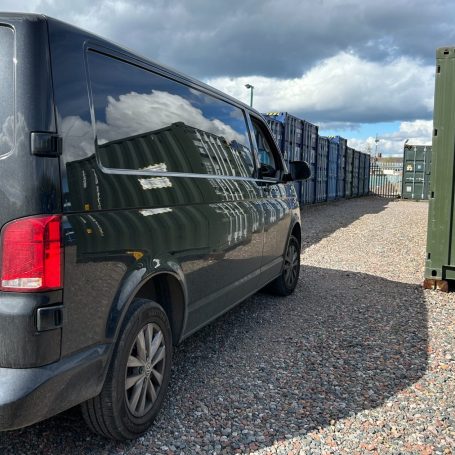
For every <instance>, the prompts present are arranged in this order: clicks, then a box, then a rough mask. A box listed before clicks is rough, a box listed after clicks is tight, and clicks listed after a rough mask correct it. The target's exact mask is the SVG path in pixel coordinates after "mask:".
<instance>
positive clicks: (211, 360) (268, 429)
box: [0, 197, 455, 455]
mask: <svg viewBox="0 0 455 455" xmlns="http://www.w3.org/2000/svg"><path fill="white" fill-rule="evenodd" d="M427 211H428V204H427V203H426V202H418V203H417V202H409V201H391V200H387V199H381V198H376V197H366V198H360V199H352V200H347V201H338V202H334V203H330V204H322V205H316V206H309V207H305V208H304V209H303V210H302V217H303V218H302V219H303V232H302V242H303V252H302V257H301V260H302V272H301V277H300V280H299V284H298V287H297V289H296V292H295V293H294V294H293V295H292V296H290V297H287V298H276V297H272V296H269V295H267V294H262V293H259V294H256V295H254V296H253V297H251V298H249V299H247V300H246V301H245V302H244V303H242V304H241V305H239V306H238V307H236V308H235V309H233V310H232V311H230V312H229V313H227V314H226V315H224V316H223V317H221V318H220V319H218V320H217V321H215V322H214V323H212V324H210V325H209V326H208V327H206V328H204V329H202V330H201V331H199V332H198V333H197V334H195V335H193V336H192V337H190V338H189V339H188V340H186V341H185V342H184V343H183V344H182V345H181V346H179V347H178V348H176V350H175V355H174V366H173V370H172V380H171V386H170V390H169V393H168V397H167V399H166V401H165V404H164V407H163V410H162V412H161V413H160V415H159V416H158V418H157V420H156V422H155V424H154V426H153V427H152V429H151V430H150V432H148V433H147V434H146V435H144V436H143V437H141V438H139V439H138V440H136V441H131V442H128V443H119V442H112V441H108V440H105V439H102V438H100V437H97V436H95V435H93V434H91V433H90V432H89V431H88V430H87V428H86V427H85V425H84V423H83V422H82V420H81V418H80V415H79V412H78V410H77V409H72V410H69V411H67V412H65V413H63V414H61V415H59V416H56V417H54V418H52V419H49V420H47V421H45V422H41V423H39V424H36V425H33V426H31V427H29V428H25V429H22V430H17V431H11V432H5V433H0V453H1V454H2V455H3V454H5V455H9V454H33V453H40V454H54V453H58V454H59V455H65V454H106V455H111V454H118V455H120V454H128V455H133V454H134V455H139V454H141V455H142V454H144V453H148V454H154V455H155V454H184V455H188V454H240V453H242V454H243V453H254V454H256V455H266V454H286V455H288V454H308V453H310V454H313V453H314V454H349V455H350V454H364V453H365V454H398V453H400V454H420V455H429V454H450V453H453V451H454V447H455V380H454V379H455V378H454V376H455V354H454V345H455V341H454V340H455V312H454V304H455V294H443V293H439V292H436V291H424V290H423V289H422V287H421V283H422V281H423V268H424V261H425V241H426V223H427Z"/></svg>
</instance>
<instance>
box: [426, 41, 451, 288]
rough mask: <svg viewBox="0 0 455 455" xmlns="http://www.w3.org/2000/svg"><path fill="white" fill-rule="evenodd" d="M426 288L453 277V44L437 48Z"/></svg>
mask: <svg viewBox="0 0 455 455" xmlns="http://www.w3.org/2000/svg"><path fill="white" fill-rule="evenodd" d="M435 83H436V87H435V97H434V114H433V145H432V162H431V181H430V204H429V211H428V230H427V256H426V264H425V287H436V288H439V289H444V290H448V284H449V282H453V281H454V280H455V248H453V245H454V241H455V222H454V221H455V216H454V215H455V212H454V205H455V194H454V191H455V185H454V182H455V173H454V171H455V154H454V150H455V116H454V106H455V47H444V48H439V49H438V50H437V51H436V78H435Z"/></svg>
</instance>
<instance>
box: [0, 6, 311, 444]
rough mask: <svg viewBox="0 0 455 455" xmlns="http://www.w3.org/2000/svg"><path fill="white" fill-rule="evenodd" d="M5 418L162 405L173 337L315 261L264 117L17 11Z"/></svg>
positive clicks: (1, 368) (1, 402) (8, 27)
mask: <svg viewBox="0 0 455 455" xmlns="http://www.w3.org/2000/svg"><path fill="white" fill-rule="evenodd" d="M0 67H1V72H0V226H1V232H0V236H1V238H0V243H1V244H0V429H1V430H7V429H14V428H19V427H23V426H26V425H30V424H32V423H34V422H37V421H39V420H42V419H45V418H47V417H49V416H52V415H54V414H56V413H58V412H60V411H63V410H65V409H67V408H70V407H72V406H74V405H77V404H80V403H82V411H83V415H84V417H85V419H86V421H87V423H88V424H89V426H90V427H91V428H92V429H93V430H94V431H95V432H97V433H99V434H101V435H104V436H106V437H110V438H116V439H128V438H135V437H137V436H138V435H139V434H141V433H142V432H144V431H146V430H147V428H148V427H149V426H150V424H151V423H152V421H153V419H154V417H155V415H156V414H157V412H158V410H159V408H160V406H161V404H162V402H163V398H164V395H165V391H166V388H167V384H168V381H169V375H170V367H171V358H172V346H173V345H175V344H177V343H180V342H181V341H182V340H183V339H185V338H186V337H188V336H189V335H191V334H192V333H193V332H195V331H196V330H198V329H199V328H200V327H202V326H203V325H205V324H207V323H209V322H210V321H212V320H213V319H215V318H216V317H217V316H219V315H220V314H222V313H224V312H226V311H227V310H229V309H230V308H232V307H233V306H234V305H236V304H237V303H238V302H240V301H242V300H243V299H245V298H246V297H247V296H249V295H251V294H253V293H254V292H256V291H257V290H259V289H261V288H263V287H265V286H268V287H269V289H270V290H272V291H273V292H275V293H277V294H280V295H287V294H290V293H291V292H292V291H293V290H294V288H295V286H296V283H297V279H298V275H299V266H300V239H301V231H300V217H299V210H298V203H297V199H296V193H295V189H294V185H293V184H292V180H294V179H295V180H296V179H302V178H306V177H308V173H309V169H308V166H307V165H306V163H302V162H301V163H292V164H291V169H290V170H289V171H288V169H286V166H285V164H284V163H283V161H282V158H281V155H280V153H279V151H278V149H277V147H276V144H275V142H274V140H273V138H272V135H271V134H270V131H269V129H268V128H267V126H266V124H265V123H264V121H263V119H262V117H261V116H260V114H259V113H257V112H256V111H254V110H252V109H251V108H249V107H248V106H246V105H244V104H242V103H240V102H238V101H237V100H235V99H232V98H230V97H228V96H226V95H224V94H223V93H221V92H219V91H217V90H214V89H213V88H211V87H208V86H207V85H204V84H202V83H200V82H198V81H196V80H193V79H191V78H189V77H187V76H184V75H182V74H179V73H177V72H175V71H172V70H170V69H168V68H165V67H163V66H160V65H157V64H155V63H153V62H150V61H148V60H146V59H144V58H142V57H139V56H137V55H135V54H133V53H131V52H129V51H127V50H125V49H122V48H120V47H118V46H116V45H114V44H112V43H110V42H108V41H105V40H103V39H101V38H99V37H97V36H94V35H91V34H89V33H86V32H84V31H82V30H79V29H77V28H74V27H72V26H69V25H67V24H64V23H62V22H59V21H57V20H54V19H51V18H48V17H44V16H40V15H31V14H6V13H5V14H1V13H0Z"/></svg>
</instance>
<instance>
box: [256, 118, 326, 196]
mask: <svg viewBox="0 0 455 455" xmlns="http://www.w3.org/2000/svg"><path fill="white" fill-rule="evenodd" d="M263 115H264V117H265V119H266V120H267V123H268V124H269V126H270V129H271V131H272V133H273V135H274V136H275V140H276V141H277V144H278V146H279V147H280V149H281V153H282V155H283V157H284V159H285V161H286V162H287V163H288V164H289V162H290V161H301V160H304V161H306V162H307V163H308V164H309V166H310V169H311V177H310V178H309V179H308V180H305V181H304V182H301V184H299V185H296V190H298V192H297V194H298V195H299V201H300V203H301V204H314V202H316V194H315V185H316V172H317V170H316V158H317V157H316V155H317V147H318V131H319V128H318V126H316V125H313V124H312V123H310V122H307V121H306V120H301V119H299V118H297V117H295V116H293V115H291V114H288V113H287V112H277V113H269V114H263Z"/></svg>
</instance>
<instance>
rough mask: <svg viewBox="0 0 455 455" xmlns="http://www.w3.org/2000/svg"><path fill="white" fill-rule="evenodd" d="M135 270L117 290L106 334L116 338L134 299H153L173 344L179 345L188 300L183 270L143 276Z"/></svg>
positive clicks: (143, 271) (112, 338)
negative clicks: (165, 322) (165, 318)
mask: <svg viewBox="0 0 455 455" xmlns="http://www.w3.org/2000/svg"><path fill="white" fill-rule="evenodd" d="M135 272H136V273H135ZM135 272H133V273H132V274H131V275H130V276H129V278H128V279H126V280H125V282H124V283H123V286H122V287H121V289H119V292H118V294H117V298H116V300H115V301H114V304H113V305H112V308H111V312H110V315H109V318H108V322H107V327H106V337H107V338H108V339H111V340H113V341H116V340H117V338H118V336H119V333H120V330H121V328H122V325H123V323H124V320H125V317H126V314H127V313H128V310H129V308H130V307H131V305H132V303H133V301H134V300H135V299H137V298H142V299H147V300H152V301H154V302H156V303H158V304H159V305H160V306H161V307H162V308H163V309H164V311H165V312H166V315H167V317H168V320H169V324H170V326H171V330H172V341H173V344H174V345H176V344H178V343H179V342H180V341H181V339H182V335H183V331H184V327H185V323H186V317H187V300H188V299H187V292H186V284H185V280H184V277H183V273H178V271H177V272H176V271H175V270H174V269H172V270H167V269H166V270H160V271H156V272H155V273H151V274H148V275H146V276H144V275H145V270H144V269H142V270H141V271H139V270H137V271H135ZM180 272H181V271H180Z"/></svg>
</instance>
